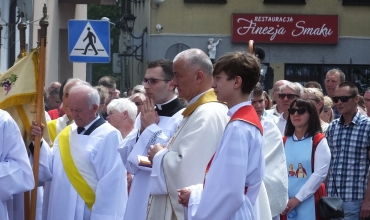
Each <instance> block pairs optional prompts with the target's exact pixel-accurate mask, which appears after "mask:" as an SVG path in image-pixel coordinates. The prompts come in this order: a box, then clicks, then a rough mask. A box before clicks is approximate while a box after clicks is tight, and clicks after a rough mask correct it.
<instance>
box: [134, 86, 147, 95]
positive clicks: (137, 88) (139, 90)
mask: <svg viewBox="0 0 370 220" xmlns="http://www.w3.org/2000/svg"><path fill="white" fill-rule="evenodd" d="M135 93H142V94H144V95H145V94H146V91H145V89H144V86H143V85H136V86H135V87H134V88H133V89H132V94H135Z"/></svg>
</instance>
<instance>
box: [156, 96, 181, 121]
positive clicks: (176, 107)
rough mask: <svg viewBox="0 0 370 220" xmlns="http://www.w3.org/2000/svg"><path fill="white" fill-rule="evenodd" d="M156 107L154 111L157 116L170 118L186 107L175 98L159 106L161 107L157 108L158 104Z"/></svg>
mask: <svg viewBox="0 0 370 220" xmlns="http://www.w3.org/2000/svg"><path fill="white" fill-rule="evenodd" d="M156 106H157V108H156V111H157V113H158V115H159V116H166V117H172V116H173V115H174V114H176V113H177V112H178V111H180V110H181V109H183V108H185V107H186V106H185V105H184V104H183V103H182V102H181V101H180V100H179V99H178V98H177V97H175V98H174V99H172V100H170V101H169V102H167V103H165V104H161V105H160V106H161V107H158V104H156Z"/></svg>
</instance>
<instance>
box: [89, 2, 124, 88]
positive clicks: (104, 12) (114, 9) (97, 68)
mask: <svg viewBox="0 0 370 220" xmlns="http://www.w3.org/2000/svg"><path fill="white" fill-rule="evenodd" d="M118 13H119V6H118V5H88V6H87V19H89V20H100V19H101V18H102V17H107V18H109V19H110V21H111V22H113V23H115V22H116V20H117V19H116V18H117V14H118ZM112 26H113V25H111V27H112ZM110 35H111V40H113V44H112V42H111V54H110V55H111V62H110V63H93V64H92V85H97V84H98V81H99V79H100V78H101V77H103V76H113V77H115V78H116V82H117V87H118V88H117V89H120V88H119V85H120V83H119V78H120V77H119V76H116V75H114V74H113V73H112V54H113V53H118V49H119V35H120V30H119V29H118V28H116V27H113V28H111V32H110Z"/></svg>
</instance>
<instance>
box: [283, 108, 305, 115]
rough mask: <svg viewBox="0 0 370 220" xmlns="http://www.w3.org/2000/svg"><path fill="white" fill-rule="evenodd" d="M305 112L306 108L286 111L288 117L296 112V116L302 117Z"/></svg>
mask: <svg viewBox="0 0 370 220" xmlns="http://www.w3.org/2000/svg"><path fill="white" fill-rule="evenodd" d="M306 111H307V109H306V108H290V109H288V112H289V114H290V115H294V114H295V113H296V112H297V113H298V115H303V114H304V113H305V112H306Z"/></svg>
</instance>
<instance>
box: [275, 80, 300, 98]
mask: <svg viewBox="0 0 370 220" xmlns="http://www.w3.org/2000/svg"><path fill="white" fill-rule="evenodd" d="M285 88H290V89H293V90H294V91H295V93H296V95H297V96H298V97H301V95H302V91H301V88H300V87H299V86H298V85H297V84H295V83H292V82H287V83H286V84H284V85H282V86H280V87H279V92H280V93H281V91H282V90H283V89H285Z"/></svg>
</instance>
